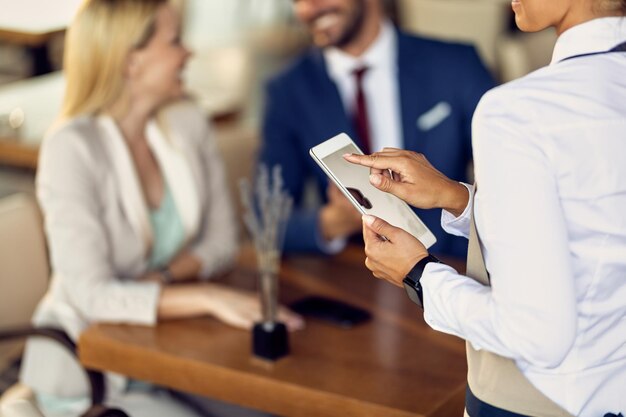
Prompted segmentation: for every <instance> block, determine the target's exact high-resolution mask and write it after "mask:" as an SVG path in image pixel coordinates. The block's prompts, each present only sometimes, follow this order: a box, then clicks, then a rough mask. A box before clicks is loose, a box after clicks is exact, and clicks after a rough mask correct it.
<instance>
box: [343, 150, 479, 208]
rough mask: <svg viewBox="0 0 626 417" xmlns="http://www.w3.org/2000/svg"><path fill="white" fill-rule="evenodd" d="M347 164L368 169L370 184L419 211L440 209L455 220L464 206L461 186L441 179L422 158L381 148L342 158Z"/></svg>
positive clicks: (443, 178) (416, 154) (408, 152)
mask: <svg viewBox="0 0 626 417" xmlns="http://www.w3.org/2000/svg"><path fill="white" fill-rule="evenodd" d="M344 158H345V159H346V160H347V161H348V162H352V163H354V164H358V165H363V166H366V167H370V183H371V184H372V185H373V186H374V187H376V188H378V189H379V190H382V191H385V192H388V193H391V194H393V195H395V196H397V197H399V198H401V199H402V200H404V201H406V202H407V203H409V204H410V205H412V206H414V207H417V208H421V209H432V208H443V209H445V210H447V211H449V212H451V213H452V214H453V215H455V216H459V215H461V213H463V210H464V209H465V207H466V206H467V203H468V199H469V192H468V191H467V188H465V186H463V184H461V183H459V182H457V181H453V180H451V179H450V178H448V177H446V176H445V175H443V174H442V173H441V172H439V171H438V170H437V169H435V167H433V166H432V165H431V164H430V162H428V160H427V159H426V158H425V157H424V155H422V154H419V153H416V152H411V151H405V150H401V149H395V148H384V149H383V150H382V151H381V152H376V153H373V154H371V155H356V154H346V155H344Z"/></svg>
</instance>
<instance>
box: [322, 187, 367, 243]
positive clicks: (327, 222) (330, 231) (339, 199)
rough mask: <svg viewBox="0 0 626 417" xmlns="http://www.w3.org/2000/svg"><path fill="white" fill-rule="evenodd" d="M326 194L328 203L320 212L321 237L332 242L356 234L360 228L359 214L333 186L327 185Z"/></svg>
mask: <svg viewBox="0 0 626 417" xmlns="http://www.w3.org/2000/svg"><path fill="white" fill-rule="evenodd" d="M326 192H327V195H328V203H326V205H325V206H324V207H322V209H321V211H320V228H321V232H322V237H323V238H324V239H326V240H332V239H335V238H340V237H347V236H350V235H351V234H353V233H356V232H358V231H359V229H360V228H361V213H359V211H358V210H357V209H355V208H354V206H353V205H352V204H351V203H350V201H348V199H347V198H346V196H344V195H343V194H342V193H341V191H339V189H338V188H337V187H336V186H335V185H334V184H329V185H328V189H327V191H326Z"/></svg>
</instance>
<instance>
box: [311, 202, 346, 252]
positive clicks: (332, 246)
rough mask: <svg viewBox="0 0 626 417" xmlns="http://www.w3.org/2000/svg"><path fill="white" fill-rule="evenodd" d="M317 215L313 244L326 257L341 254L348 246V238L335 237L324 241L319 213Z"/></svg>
mask: <svg viewBox="0 0 626 417" xmlns="http://www.w3.org/2000/svg"><path fill="white" fill-rule="evenodd" d="M317 214H318V215H317V220H316V224H315V244H316V245H317V247H318V248H319V250H320V251H322V253H324V254H326V255H335V254H337V253H339V252H341V251H342V250H343V249H344V248H345V247H346V245H347V244H348V238H347V237H337V238H335V239H331V240H326V239H324V237H323V236H322V232H321V228H320V221H319V211H318V213H317Z"/></svg>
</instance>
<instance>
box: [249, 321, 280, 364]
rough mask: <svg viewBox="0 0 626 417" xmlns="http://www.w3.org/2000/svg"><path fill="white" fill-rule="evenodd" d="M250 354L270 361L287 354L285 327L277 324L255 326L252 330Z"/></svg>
mask: <svg viewBox="0 0 626 417" xmlns="http://www.w3.org/2000/svg"><path fill="white" fill-rule="evenodd" d="M252 352H253V353H254V354H255V355H256V356H258V357H260V358H263V359H268V360H271V361H275V360H278V359H280V358H282V357H283V356H286V355H287V354H289V339H288V338H287V326H285V325H284V324H283V323H279V322H268V323H257V324H255V325H254V329H253V330H252Z"/></svg>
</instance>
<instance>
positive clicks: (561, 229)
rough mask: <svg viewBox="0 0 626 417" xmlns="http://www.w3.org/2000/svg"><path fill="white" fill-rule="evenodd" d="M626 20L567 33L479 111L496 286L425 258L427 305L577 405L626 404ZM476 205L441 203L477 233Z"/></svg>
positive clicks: (479, 161) (482, 182)
mask: <svg viewBox="0 0 626 417" xmlns="http://www.w3.org/2000/svg"><path fill="white" fill-rule="evenodd" d="M624 41H626V19H624V18H602V19H596V20H593V21H590V22H586V23H584V24H581V25H578V26H576V27H574V28H571V29H569V30H568V31H566V32H565V33H563V34H562V35H561V36H560V37H559V39H558V41H557V44H556V47H555V50H554V56H553V60H552V63H551V65H550V66H548V67H546V68H543V69H541V70H539V71H536V72H534V73H532V74H530V75H528V76H527V77H524V78H522V79H520V80H517V81H514V82H512V83H509V84H506V85H504V86H501V87H499V88H496V89H494V90H492V91H491V92H489V93H487V94H486V95H485V96H484V97H483V99H482V101H481V102H480V104H479V106H478V109H477V112H476V115H475V116H474V125H473V140H474V144H473V145H474V158H475V167H476V181H477V184H478V191H477V193H476V196H475V199H474V202H473V204H474V205H475V218H476V226H477V230H478V234H479V236H480V238H481V244H482V247H483V251H484V255H485V261H486V266H487V269H488V270H489V273H490V276H491V284H492V286H491V287H485V286H482V285H480V284H478V283H477V282H475V281H473V280H471V279H469V278H467V277H465V276H462V275H459V274H457V273H456V272H455V271H454V270H453V269H452V268H450V267H448V266H445V265H440V264H434V263H430V264H428V265H427V267H426V270H425V273H424V276H423V278H422V281H421V283H422V286H423V288H424V308H425V313H424V317H425V320H426V321H427V323H428V324H429V325H430V326H431V327H433V328H434V329H437V330H440V331H443V332H446V333H450V334H453V335H457V336H459V337H462V338H464V339H466V340H468V341H469V342H471V343H472V345H473V346H474V347H475V348H477V349H486V350H488V351H491V352H494V353H497V354H499V355H502V356H505V357H509V358H513V359H514V360H515V362H516V364H517V366H518V367H519V368H520V369H521V370H522V372H523V373H524V375H525V376H526V377H527V378H528V379H529V380H530V381H531V382H532V383H533V384H534V385H535V386H536V387H537V388H538V389H539V390H541V391H542V392H543V393H544V394H545V395H547V396H548V397H549V398H551V399H552V400H554V401H555V402H556V403H558V404H559V405H561V406H562V407H564V408H565V409H566V410H568V411H569V412H570V413H572V414H573V415H577V416H583V417H585V416H589V417H598V416H602V415H604V413H607V412H613V413H617V412H622V413H626V53H609V54H601V55H591V56H584V57H576V58H574V59H567V58H570V57H574V56H577V55H582V54H589V53H595V52H603V51H608V50H610V49H612V48H613V47H615V46H616V45H618V44H620V43H621V42H624ZM471 210H472V207H471V205H470V207H467V208H466V210H465V212H464V213H463V214H462V215H461V216H460V217H459V218H456V219H455V218H453V217H452V216H451V215H450V214H449V213H446V212H444V213H443V215H442V224H443V226H444V228H446V229H447V230H448V231H449V232H450V233H453V234H457V235H465V236H467V235H468V234H469V219H470V213H471Z"/></svg>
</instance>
